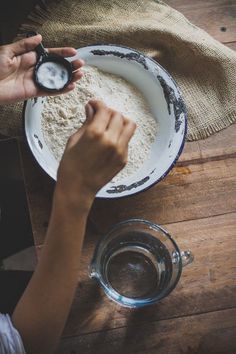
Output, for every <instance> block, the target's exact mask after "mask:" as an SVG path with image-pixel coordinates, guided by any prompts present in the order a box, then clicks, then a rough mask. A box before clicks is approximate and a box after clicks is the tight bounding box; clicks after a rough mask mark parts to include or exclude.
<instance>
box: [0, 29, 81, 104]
mask: <svg viewBox="0 0 236 354" xmlns="http://www.w3.org/2000/svg"><path fill="white" fill-rule="evenodd" d="M41 41H42V37H41V35H40V34H38V35H37V36H34V37H29V38H26V39H22V40H20V41H18V42H15V43H12V44H8V45H4V46H1V47H0V104H4V103H10V102H15V101H20V100H25V99H28V98H31V97H36V96H45V95H49V93H47V92H45V91H42V90H40V89H39V88H37V86H35V84H34V81H33V71H34V66H35V64H36V52H35V51H34V49H35V47H36V46H37V45H38V44H39V43H40V42H41ZM48 51H49V53H55V54H58V55H61V56H63V57H70V56H74V55H76V53H77V52H76V50H75V49H74V48H53V49H48ZM83 64H84V62H83V60H74V61H73V67H74V70H76V72H74V74H73V79H72V82H71V83H70V84H69V85H68V87H67V88H66V89H65V90H64V91H63V93H65V92H68V91H71V90H73V89H74V88H75V81H77V80H79V79H80V78H81V77H82V73H81V71H80V70H79V69H80V68H81V67H82V66H83ZM50 95H52V94H51V93H50Z"/></svg>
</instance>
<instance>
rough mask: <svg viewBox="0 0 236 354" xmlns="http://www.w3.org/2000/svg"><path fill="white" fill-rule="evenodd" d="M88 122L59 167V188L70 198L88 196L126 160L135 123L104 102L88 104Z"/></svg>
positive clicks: (71, 139)
mask: <svg viewBox="0 0 236 354" xmlns="http://www.w3.org/2000/svg"><path fill="white" fill-rule="evenodd" d="M85 108H86V116H87V119H86V122H85V123H84V125H83V127H82V128H80V129H79V130H78V131H77V132H76V133H75V134H73V135H72V136H71V137H70V138H69V140H68V143H67V146H66V149H65V152H64V155H63V157H62V160H61V163H60V166H59V169H58V179H57V180H58V182H57V189H60V191H62V192H63V194H64V195H66V197H67V198H72V200H73V202H75V201H76V198H77V199H78V200H79V196H80V195H81V194H83V195H86V196H88V197H89V198H92V200H93V198H94V197H95V195H96V193H97V192H98V191H99V189H101V188H102V187H103V186H104V185H105V184H106V183H108V182H109V181H110V180H111V179H112V178H113V177H114V176H115V175H116V174H117V173H118V172H119V171H120V170H121V169H122V168H123V167H124V166H125V164H126V162H127V155H128V143H129V141H130V139H131V137H132V136H133V134H134V131H135V128H136V124H135V123H134V122H133V121H131V120H129V119H127V118H126V117H124V116H123V115H122V114H120V113H118V112H116V111H114V110H112V109H110V108H108V107H107V106H106V105H105V104H104V103H103V102H101V101H95V100H91V101H89V102H88V104H87V105H86V107H85Z"/></svg>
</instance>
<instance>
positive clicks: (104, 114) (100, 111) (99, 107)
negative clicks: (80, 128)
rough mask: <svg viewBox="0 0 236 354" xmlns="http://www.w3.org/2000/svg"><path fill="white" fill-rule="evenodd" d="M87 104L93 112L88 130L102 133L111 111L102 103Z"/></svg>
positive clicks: (92, 101)
mask: <svg viewBox="0 0 236 354" xmlns="http://www.w3.org/2000/svg"><path fill="white" fill-rule="evenodd" d="M89 104H90V105H91V107H92V108H93V110H94V112H95V114H94V117H93V120H92V122H91V123H90V130H94V131H96V132H97V133H103V132H104V130H106V128H107V126H108V124H109V121H110V119H111V114H112V111H111V110H110V109H109V108H108V107H107V106H106V105H105V103H103V102H102V101H98V100H90V101H89Z"/></svg>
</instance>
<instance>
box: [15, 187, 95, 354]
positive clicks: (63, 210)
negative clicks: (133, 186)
mask: <svg viewBox="0 0 236 354" xmlns="http://www.w3.org/2000/svg"><path fill="white" fill-rule="evenodd" d="M91 203H92V200H90V199H89V200H88V199H86V198H84V197H82V198H81V199H80V202H78V207H77V208H75V207H74V205H73V206H71V205H70V203H65V202H64V196H62V195H61V194H60V193H57V192H56V193H55V196H54V202H53V209H52V215H51V220H50V224H49V228H48V232H47V236H46V241H45V244H44V247H43V251H42V254H41V257H40V261H39V264H38V267H37V269H36V271H35V273H34V275H33V277H32V279H31V281H30V283H29V286H28V287H27V289H26V291H25V293H24V294H23V296H22V298H21V300H20V302H19V303H18V305H17V307H16V309H15V311H14V313H13V322H14V325H15V326H16V328H17V329H18V330H19V332H20V334H21V336H22V338H23V342H24V345H25V347H26V352H27V353H28V354H31V353H34V354H38V353H40V354H41V353H44V354H47V353H52V352H53V350H54V349H55V345H56V343H57V341H58V339H59V337H60V335H61V332H62V330H63V327H64V324H65V321H66V319H67V316H68V313H69V310H70V306H71V303H72V300H73V297H74V293H75V289H76V286H77V282H78V273H79V260H80V252H81V248H82V244H83V238H84V233H85V227H86V221H87V215H88V212H89V209H90V206H91Z"/></svg>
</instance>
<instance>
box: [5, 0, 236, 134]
mask: <svg viewBox="0 0 236 354" xmlns="http://www.w3.org/2000/svg"><path fill="white" fill-rule="evenodd" d="M42 5H43V2H42V1H41V6H38V7H37V9H36V10H35V11H34V13H32V14H31V17H30V18H31V21H29V23H28V24H24V25H23V26H22V28H21V30H23V31H26V30H28V29H36V30H38V31H39V32H40V33H41V34H42V35H43V41H44V44H45V45H46V46H50V47H54V46H74V47H76V48H78V47H81V46H86V45H87V44H91V43H115V44H122V45H126V46H129V47H133V48H136V49H139V50H141V51H143V52H144V53H146V54H148V55H150V56H152V57H153V58H155V59H156V60H157V61H158V62H159V63H160V64H161V65H162V66H164V68H166V69H167V70H168V71H169V72H170V73H171V75H172V76H173V77H174V78H175V80H176V81H177V83H178V85H179V86H180V89H181V91H182V93H183V97H184V100H185V102H186V105H187V109H188V120H189V125H188V140H197V139H202V138H206V137H208V136H209V135H211V134H212V133H214V132H217V131H219V130H220V129H223V128H225V127H227V126H229V125H230V124H231V123H233V122H235V120H236V53H235V52H234V51H233V50H231V49H229V48H227V47H226V46H224V45H222V44H221V43H219V42H218V41H216V40H215V39H213V38H212V37H211V36H210V35H208V34H207V33H206V32H204V31H203V30H201V29H199V28H198V27H196V26H194V25H192V24H191V23H190V22H189V21H188V20H187V19H186V18H185V17H184V16H183V15H182V14H181V13H179V12H178V11H176V10H174V9H172V8H171V7H169V6H167V5H166V4H164V3H163V2H161V1H157V0H156V1H155V0H80V1H77V0H61V1H56V2H55V1H54V2H50V3H48V2H47V6H46V7H45V6H42ZM21 112H22V104H17V105H11V106H5V107H0V132H1V133H2V134H6V135H14V136H16V135H21V134H22V123H21Z"/></svg>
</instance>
